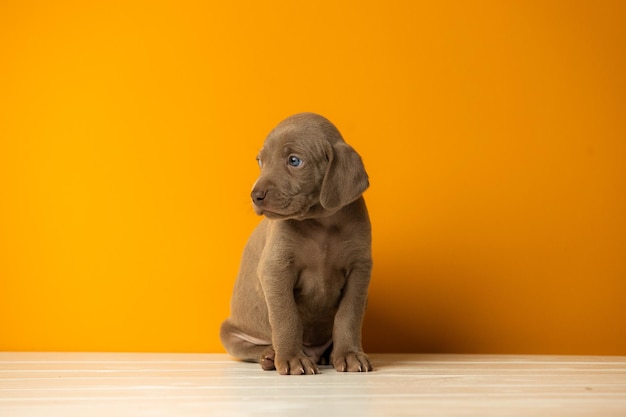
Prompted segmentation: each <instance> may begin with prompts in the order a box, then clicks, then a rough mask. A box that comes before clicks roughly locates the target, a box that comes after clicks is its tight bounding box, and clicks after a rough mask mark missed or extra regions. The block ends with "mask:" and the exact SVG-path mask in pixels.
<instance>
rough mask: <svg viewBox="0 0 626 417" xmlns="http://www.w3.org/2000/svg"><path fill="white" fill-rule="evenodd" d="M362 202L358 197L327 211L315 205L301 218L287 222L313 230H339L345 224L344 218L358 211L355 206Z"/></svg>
mask: <svg viewBox="0 0 626 417" xmlns="http://www.w3.org/2000/svg"><path fill="white" fill-rule="evenodd" d="M362 200H363V198H362V197H359V198H357V199H356V200H355V201H353V202H352V203H349V204H346V205H345V206H343V207H339V208H337V209H335V210H328V209H325V208H323V207H322V206H321V205H320V204H317V205H315V206H313V207H312V208H311V210H309V212H308V213H307V214H306V215H305V216H302V218H293V219H289V221H292V222H295V223H296V224H299V225H300V226H308V227H310V228H314V229H341V227H342V225H343V224H344V223H345V222H346V217H347V216H352V215H353V214H354V213H355V212H356V211H357V210H358V208H357V206H359V205H361V204H363V202H362Z"/></svg>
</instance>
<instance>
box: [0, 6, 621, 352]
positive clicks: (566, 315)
mask: <svg viewBox="0 0 626 417" xmlns="http://www.w3.org/2000/svg"><path fill="white" fill-rule="evenodd" d="M625 5H626V3H625V2H623V1H570V0H565V1H549V2H545V1H519V2H516V1H510V2H509V1H505V2H503V1H479V2H475V1H444V2H438V1H429V2H418V1H404V2H400V1H385V2H371V1H358V2H357V1H346V2H337V1H330V0H323V1H316V2H307V3H304V2H295V1H269V2H258V1H249V2H228V1H221V2H210V1H209V2H207V1H190V0H176V1H157V2H154V1H107V2H78V1H77V2H74V1H66V0H57V1H28V2H26V1H13V0H11V1H8V0H4V1H3V2H2V3H1V4H0V349H2V350H86V351H91V350H107V351H206V352H222V351H223V349H222V347H221V345H220V343H219V340H218V327H219V324H220V322H221V321H222V320H223V319H224V318H225V317H226V316H227V315H228V304H229V298H230V291H231V288H232V285H233V282H234V279H235V276H236V273H237V269H238V264H239V258H240V254H241V250H242V248H243V245H244V244H245V241H246V239H247V237H248V235H249V233H250V231H251V230H252V229H253V227H254V226H255V225H256V224H257V222H258V221H259V218H258V217H256V216H255V215H254V213H253V211H252V209H251V206H250V202H249V196H248V193H249V190H250V187H251V185H252V183H253V181H254V180H255V178H256V175H257V166H256V162H255V156H256V152H257V150H258V148H259V147H260V146H261V144H262V141H263V139H264V137H265V135H266V134H267V133H268V132H269V130H270V129H271V128H272V127H273V126H274V125H275V124H276V123H278V122H279V121H280V120H281V119H282V118H284V117H286V116H288V115H290V114H292V113H296V112H300V111H314V112H319V113H322V114H324V115H326V116H327V117H329V118H330V119H331V120H332V121H334V122H335V124H336V125H337V126H338V127H339V129H340V130H341V131H342V132H343V134H344V136H345V138H346V140H347V141H348V142H349V143H351V144H352V145H353V146H354V147H355V148H356V149H357V150H358V151H359V153H360V154H361V155H362V157H363V159H364V161H365V164H366V167H367V169H368V172H369V174H370V178H371V184H372V186H371V188H370V190H368V191H367V193H366V199H367V201H368V204H369V208H370V213H371V217H372V222H373V227H374V256H375V259H374V261H375V266H374V275H373V281H372V285H371V289H370V304H369V309H368V313H367V316H366V322H365V329H364V334H365V347H366V348H367V349H368V350H369V351H372V352H394V351H395V352H493V353H563V354H572V353H578V354H622V355H626V325H625V323H626V216H625V215H626V117H625V116H626V82H625V80H626V76H625V74H626V61H625V57H626V25H624V22H625V21H626V6H625Z"/></svg>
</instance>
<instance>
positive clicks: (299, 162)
mask: <svg viewBox="0 0 626 417" xmlns="http://www.w3.org/2000/svg"><path fill="white" fill-rule="evenodd" d="M287 163H288V164H289V165H291V166H292V167H296V168H297V167H299V166H301V165H302V159H300V158H298V157H297V156H295V155H289V158H287Z"/></svg>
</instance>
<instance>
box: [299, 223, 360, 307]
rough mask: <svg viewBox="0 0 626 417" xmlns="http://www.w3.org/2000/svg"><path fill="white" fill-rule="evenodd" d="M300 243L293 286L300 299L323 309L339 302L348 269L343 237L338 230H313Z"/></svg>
mask: <svg viewBox="0 0 626 417" xmlns="http://www.w3.org/2000/svg"><path fill="white" fill-rule="evenodd" d="M300 244H301V245H302V248H301V249H302V250H301V251H299V253H300V254H299V256H298V258H297V260H296V267H297V274H298V277H297V280H296V286H295V288H294V294H295V295H296V297H297V298H298V299H299V300H298V301H300V302H302V303H305V304H311V305H312V306H319V307H322V308H330V307H332V306H334V305H336V303H337V301H338V300H339V297H340V296H341V291H342V289H343V287H344V285H345V282H346V274H347V271H348V269H349V265H348V262H346V260H347V259H346V256H345V255H346V251H347V250H349V249H348V248H347V245H346V244H345V240H344V236H343V235H342V233H341V232H340V231H339V230H330V231H324V232H323V233H321V232H320V233H312V234H310V235H308V236H307V237H306V238H305V239H302V241H301V242H300Z"/></svg>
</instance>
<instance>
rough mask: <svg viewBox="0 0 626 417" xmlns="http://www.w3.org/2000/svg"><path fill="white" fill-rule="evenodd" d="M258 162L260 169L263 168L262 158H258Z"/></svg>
mask: <svg viewBox="0 0 626 417" xmlns="http://www.w3.org/2000/svg"><path fill="white" fill-rule="evenodd" d="M256 161H257V163H258V164H259V167H262V166H263V162H262V161H261V158H257V159H256Z"/></svg>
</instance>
